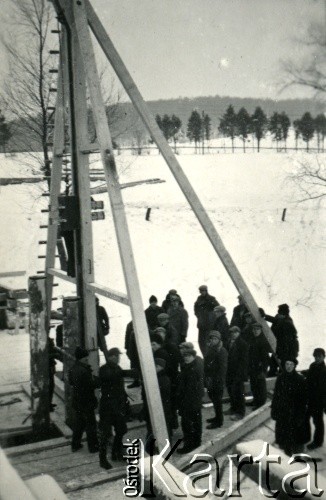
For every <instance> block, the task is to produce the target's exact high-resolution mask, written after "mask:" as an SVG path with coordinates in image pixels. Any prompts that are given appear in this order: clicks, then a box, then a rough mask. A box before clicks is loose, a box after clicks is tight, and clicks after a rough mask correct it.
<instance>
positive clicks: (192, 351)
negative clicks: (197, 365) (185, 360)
mask: <svg viewBox="0 0 326 500" xmlns="http://www.w3.org/2000/svg"><path fill="white" fill-rule="evenodd" d="M181 355H182V356H183V357H184V356H194V357H196V356H197V352H196V351H195V349H187V350H186V351H183V352H182V353H181Z"/></svg>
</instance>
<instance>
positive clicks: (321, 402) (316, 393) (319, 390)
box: [306, 362, 326, 411]
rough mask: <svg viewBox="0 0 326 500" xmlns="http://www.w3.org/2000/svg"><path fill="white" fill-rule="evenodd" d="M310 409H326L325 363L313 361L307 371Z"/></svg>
mask: <svg viewBox="0 0 326 500" xmlns="http://www.w3.org/2000/svg"><path fill="white" fill-rule="evenodd" d="M306 381H307V387H308V406H309V410H310V411H311V410H312V411H313V410H317V409H323V410H324V411H326V366H325V362H323V363H315V362H314V363H311V365H310V366H309V370H308V371H307V373H306Z"/></svg>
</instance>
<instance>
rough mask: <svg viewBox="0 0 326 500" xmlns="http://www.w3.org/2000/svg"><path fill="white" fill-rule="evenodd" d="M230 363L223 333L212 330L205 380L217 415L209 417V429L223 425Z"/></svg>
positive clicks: (205, 361) (205, 362)
mask: <svg viewBox="0 0 326 500" xmlns="http://www.w3.org/2000/svg"><path fill="white" fill-rule="evenodd" d="M227 364H228V353H227V350H226V349H225V347H223V342H222V335H221V333H220V332H218V331H217V330H212V331H211V332H210V333H209V337H208V349H207V353H206V356H205V359H204V367H205V368H204V369H205V381H206V387H207V391H208V395H209V397H210V399H211V401H212V403H213V405H214V411H215V416H214V417H213V418H209V419H208V420H207V422H209V425H208V426H207V429H216V428H218V427H222V425H223V406H222V397H223V391H224V386H225V377H226V370H227Z"/></svg>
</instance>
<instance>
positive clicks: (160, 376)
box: [142, 358, 173, 453]
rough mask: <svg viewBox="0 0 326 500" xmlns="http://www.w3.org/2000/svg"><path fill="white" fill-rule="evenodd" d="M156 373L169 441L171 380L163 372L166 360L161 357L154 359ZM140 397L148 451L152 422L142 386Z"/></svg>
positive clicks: (151, 435) (171, 432) (170, 432)
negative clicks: (145, 425) (142, 405)
mask: <svg viewBox="0 0 326 500" xmlns="http://www.w3.org/2000/svg"><path fill="white" fill-rule="evenodd" d="M154 363H155V368H156V373H157V381H158V386H159V389H160V394H161V399H162V405H163V411H164V417H165V422H166V427H167V431H168V434H169V439H170V441H171V438H172V435H173V431H172V406H171V380H170V378H169V377H168V376H167V374H166V373H165V366H166V361H165V360H164V359H161V358H155V359H154ZM142 398H143V404H144V418H145V421H146V424H147V437H146V445H145V450H146V451H147V452H148V453H151V452H152V449H153V447H152V445H153V444H154V439H155V437H154V436H153V429H152V424H151V420H150V416H149V410H148V405H147V399H146V394H145V390H144V388H143V389H142Z"/></svg>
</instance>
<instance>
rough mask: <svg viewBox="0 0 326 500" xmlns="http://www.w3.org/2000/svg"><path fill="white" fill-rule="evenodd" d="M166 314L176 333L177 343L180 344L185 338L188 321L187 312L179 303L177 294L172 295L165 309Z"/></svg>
mask: <svg viewBox="0 0 326 500" xmlns="http://www.w3.org/2000/svg"><path fill="white" fill-rule="evenodd" d="M167 314H168V315H169V324H170V325H172V326H173V327H174V328H175V329H176V331H177V333H178V340H177V345H180V344H181V343H182V342H185V340H186V337H187V333H188V327H189V321H188V313H187V311H186V310H185V309H184V307H183V306H181V305H180V299H179V296H178V295H172V297H171V305H170V307H169V308H168V310H167Z"/></svg>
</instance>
